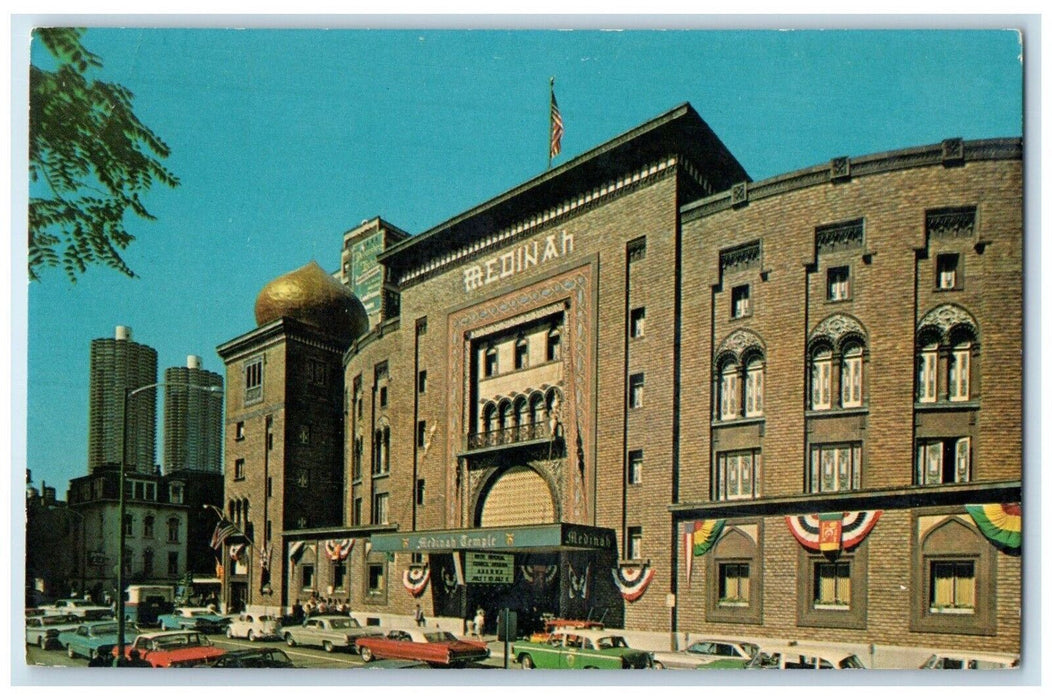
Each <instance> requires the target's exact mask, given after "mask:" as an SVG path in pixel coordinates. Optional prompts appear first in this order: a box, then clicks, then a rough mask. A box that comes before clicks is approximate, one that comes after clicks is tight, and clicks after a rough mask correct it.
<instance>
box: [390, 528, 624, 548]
mask: <svg viewBox="0 0 1052 700" xmlns="http://www.w3.org/2000/svg"><path fill="white" fill-rule="evenodd" d="M371 541H372V544H373V551H374V552H456V551H472V550H473V551H494V550H498V551H499V550H505V551H507V550H519V549H534V550H559V549H592V550H606V551H613V550H614V549H615V545H614V542H615V539H614V532H613V530H609V529H607V528H601V527H591V526H588V525H578V524H576V523H574V524H571V523H551V524H548V525H524V526H521V527H509V528H504V527H500V528H497V527H494V528H475V529H471V530H430V531H426V532H404V533H398V532H392V533H379V532H378V533H375V534H373V536H372V539H371Z"/></svg>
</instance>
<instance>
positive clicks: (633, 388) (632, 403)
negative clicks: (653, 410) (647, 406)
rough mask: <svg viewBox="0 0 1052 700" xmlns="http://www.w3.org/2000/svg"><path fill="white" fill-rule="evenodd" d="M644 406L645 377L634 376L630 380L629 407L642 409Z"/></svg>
mask: <svg viewBox="0 0 1052 700" xmlns="http://www.w3.org/2000/svg"><path fill="white" fill-rule="evenodd" d="M642 406H643V375H642V374H633V375H632V376H630V377H629V378H628V407H629V408H641V407H642Z"/></svg>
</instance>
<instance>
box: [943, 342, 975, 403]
mask: <svg viewBox="0 0 1052 700" xmlns="http://www.w3.org/2000/svg"><path fill="white" fill-rule="evenodd" d="M947 369H948V372H947V379H948V381H947V383H948V384H949V392H948V393H949V399H950V401H967V400H968V399H970V398H971V386H970V385H971V376H972V343H971V340H970V339H962V340H958V341H957V342H956V343H955V344H954V345H953V347H952V348H951V349H950V356H949V366H948V368H947Z"/></svg>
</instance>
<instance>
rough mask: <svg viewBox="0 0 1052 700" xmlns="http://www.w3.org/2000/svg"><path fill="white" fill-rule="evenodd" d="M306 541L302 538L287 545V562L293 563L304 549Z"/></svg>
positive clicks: (301, 554) (298, 558)
mask: <svg viewBox="0 0 1052 700" xmlns="http://www.w3.org/2000/svg"><path fill="white" fill-rule="evenodd" d="M306 547H307V543H306V542H304V541H303V540H299V541H297V542H293V543H291V544H290V545H289V562H290V563H292V564H295V563H296V562H298V561H299V560H300V557H302V556H303V553H304V552H305V551H306Z"/></svg>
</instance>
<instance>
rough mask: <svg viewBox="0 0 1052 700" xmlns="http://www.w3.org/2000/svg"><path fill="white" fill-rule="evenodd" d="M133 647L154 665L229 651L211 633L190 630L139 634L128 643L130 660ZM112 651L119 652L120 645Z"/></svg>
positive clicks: (193, 662) (176, 664)
mask: <svg viewBox="0 0 1052 700" xmlns="http://www.w3.org/2000/svg"><path fill="white" fill-rule="evenodd" d="M133 651H134V652H135V653H136V654H137V655H138V657H139V659H140V661H142V662H145V664H149V665H150V666H152V667H153V668H168V667H186V666H194V665H196V664H199V663H201V662H203V661H210V660H212V659H214V658H216V657H218V656H222V655H223V654H225V653H226V651H224V650H223V649H220V648H219V647H216V646H214V645H213V644H212V642H211V640H209V639H208V637H206V636H204V635H203V634H201V633H200V632H195V631H191V630H183V631H181V632H151V633H148V634H140V635H139V636H137V637H136V638H135V641H134V642H132V643H131V644H130V645H128V646H127V647H125V649H124V657H125V658H126V659H128V660H129V661H130V660H131V659H132V656H133V654H132V652H133ZM112 654H113V656H114V657H116V656H117V647H113V652H112Z"/></svg>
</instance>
